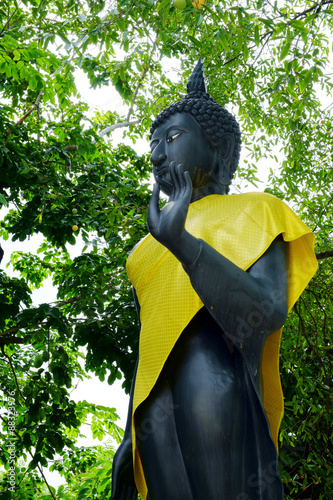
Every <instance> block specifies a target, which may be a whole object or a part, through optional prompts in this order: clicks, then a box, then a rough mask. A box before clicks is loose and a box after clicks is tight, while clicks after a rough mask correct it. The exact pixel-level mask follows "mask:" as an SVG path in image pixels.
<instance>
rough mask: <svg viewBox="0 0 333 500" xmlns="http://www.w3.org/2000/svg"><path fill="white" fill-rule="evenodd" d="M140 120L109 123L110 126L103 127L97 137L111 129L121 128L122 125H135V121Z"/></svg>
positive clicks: (138, 121)
mask: <svg viewBox="0 0 333 500" xmlns="http://www.w3.org/2000/svg"><path fill="white" fill-rule="evenodd" d="M140 121H141V120H133V121H132V122H121V123H115V124H114V125H110V127H106V128H104V129H103V130H102V131H101V132H100V133H99V134H98V135H99V137H103V135H105V134H108V133H109V132H112V130H115V129H116V128H123V127H128V126H129V125H136V124H137V123H140Z"/></svg>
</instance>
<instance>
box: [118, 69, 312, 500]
mask: <svg viewBox="0 0 333 500" xmlns="http://www.w3.org/2000/svg"><path fill="white" fill-rule="evenodd" d="M240 145H241V136H240V131H239V126H238V124H237V122H236V120H235V119H234V117H233V116H232V115H231V114H230V113H229V112H228V111H226V110H225V109H223V108H222V107H221V106H219V105H218V104H217V103H216V102H215V101H214V100H213V99H212V97H211V96H210V95H209V94H208V93H207V91H206V86H205V82H204V75H203V67H202V63H201V60H199V62H198V64H197V66H196V68H195V70H194V72H193V74H192V75H191V77H190V79H189V82H188V86H187V95H186V96H185V97H184V98H183V99H182V100H181V101H179V102H177V103H175V104H172V105H171V106H170V107H169V108H167V109H166V110H164V111H163V112H162V113H161V114H160V115H159V116H158V117H157V118H156V120H155V121H154V123H153V125H152V128H151V162H152V164H153V172H154V176H155V180H156V184H155V186H154V189H153V193H152V197H151V202H150V206H149V211H148V227H149V231H150V234H149V235H148V236H147V237H146V238H145V239H144V240H143V241H142V242H140V243H139V244H138V246H137V247H136V248H135V249H134V250H133V252H132V253H131V255H130V257H129V259H128V274H129V278H130V279H131V282H132V284H133V287H134V296H135V301H136V305H137V309H138V314H139V318H140V324H141V333H140V347H139V358H138V363H137V367H136V372H135V375H134V380H133V384H132V390H131V397H130V407H129V414H128V422H127V425H126V429H125V435H124V440H123V442H122V444H121V445H120V447H119V449H118V451H117V453H116V455H115V458H114V464H113V479H112V481H113V483H112V498H113V499H117V500H126V499H135V498H136V496H137V492H138V491H139V492H140V494H141V496H142V497H143V498H144V499H146V498H147V499H151V500H204V499H209V500H281V499H282V498H283V487H282V482H281V480H280V477H279V474H278V470H277V433H278V427H279V424H280V421H281V416H282V411H283V403H282V393H281V386H280V381H279V374H278V350H279V340H280V335H281V327H282V325H283V323H284V321H285V318H286V315H287V312H288V310H289V309H290V307H291V306H292V304H293V303H294V302H295V300H296V299H297V297H298V295H299V294H300V293H301V291H302V289H303V288H304V287H305V285H306V284H307V282H308V281H309V279H310V278H311V276H312V274H313V273H314V270H315V267H316V266H315V262H314V257H313V238H312V234H311V233H310V231H309V230H308V229H307V228H306V226H304V224H303V223H302V222H301V221H299V219H298V218H297V217H296V216H295V215H294V214H293V212H291V210H290V209H289V208H288V207H287V206H286V205H284V203H283V202H281V201H280V200H277V199H276V198H274V197H273V196H271V195H268V194H258V193H248V194H244V195H228V191H229V185H230V183H231V180H232V178H233V175H234V172H235V170H236V168H237V165H238V161H239V154H240ZM160 190H162V191H163V192H164V193H165V194H167V196H168V202H167V203H166V204H165V205H164V206H163V208H162V209H160V208H159V193H160ZM302 252H303V253H302ZM305 254H306V255H307V256H308V265H307V269H306V270H305V271H304V269H303V268H304V259H303V257H302V256H303V255H305ZM297 256H301V258H302V259H303V260H302V263H301V265H300V266H299V267H302V272H303V274H304V276H303V274H302V276H301V273H300V270H299V267H297ZM295 262H296V263H295ZM300 276H301V277H300ZM290 284H291V287H290Z"/></svg>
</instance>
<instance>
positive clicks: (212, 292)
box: [184, 235, 287, 343]
mask: <svg viewBox="0 0 333 500" xmlns="http://www.w3.org/2000/svg"><path fill="white" fill-rule="evenodd" d="M190 236H191V235H190ZM192 238H193V237H191V238H189V241H188V244H189V245H191V241H193V240H192ZM198 242H199V245H200V248H199V252H198V255H197V257H196V259H195V262H194V264H192V265H187V266H186V265H185V266H184V269H185V270H186V272H187V273H188V275H189V277H190V280H191V284H192V286H193V288H194V289H195V291H196V292H197V293H198V295H199V297H200V298H201V300H202V301H203V303H204V304H205V306H206V308H207V309H208V311H209V312H210V313H211V314H212V316H213V317H214V318H215V319H216V321H217V322H218V323H219V325H220V327H221V328H222V330H223V331H224V332H225V334H226V335H227V336H229V337H230V338H231V339H232V340H233V341H234V342H236V343H242V342H244V339H247V338H249V337H251V335H252V333H257V334H265V335H267V334H270V333H272V332H274V331H276V330H278V329H279V328H281V326H282V325H283V323H284V321H285V319H286V316H287V243H285V242H284V241H283V239H282V237H281V236H279V237H278V238H276V239H275V240H274V241H273V243H272V244H271V245H270V247H269V248H268V249H267V251H266V252H265V254H264V255H263V256H262V257H261V258H260V259H258V261H257V262H255V263H254V264H253V265H252V266H251V268H250V269H249V270H248V271H247V272H246V271H243V270H242V269H240V268H239V267H237V266H236V265H235V264H233V263H232V262H231V261H230V260H228V259H226V258H225V257H224V256H223V255H221V254H220V253H219V252H217V251H216V250H214V249H213V248H212V247H211V246H210V245H208V244H207V243H205V242H203V241H200V240H197V241H196V242H195V241H193V247H194V246H195V247H197V243H198Z"/></svg>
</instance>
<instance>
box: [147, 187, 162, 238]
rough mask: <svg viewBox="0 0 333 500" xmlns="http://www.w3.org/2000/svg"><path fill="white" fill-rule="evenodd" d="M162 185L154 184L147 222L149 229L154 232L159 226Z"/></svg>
mask: <svg viewBox="0 0 333 500" xmlns="http://www.w3.org/2000/svg"><path fill="white" fill-rule="evenodd" d="M159 195H160V186H159V184H157V183H156V184H154V187H153V192H152V195H151V198H150V202H149V206H148V214H147V224H148V228H149V231H150V232H151V233H152V234H153V232H154V230H155V229H156V228H158V223H159V217H160V207H159Z"/></svg>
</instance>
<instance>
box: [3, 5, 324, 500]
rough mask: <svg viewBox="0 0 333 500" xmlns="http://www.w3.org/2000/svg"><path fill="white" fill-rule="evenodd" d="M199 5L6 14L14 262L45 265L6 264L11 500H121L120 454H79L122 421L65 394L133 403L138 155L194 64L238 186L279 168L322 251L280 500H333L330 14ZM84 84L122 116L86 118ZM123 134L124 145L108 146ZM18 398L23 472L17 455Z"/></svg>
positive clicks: (296, 347)
mask: <svg viewBox="0 0 333 500" xmlns="http://www.w3.org/2000/svg"><path fill="white" fill-rule="evenodd" d="M201 4H202V2H193V4H192V2H191V1H189V0H187V1H186V6H185V8H184V9H183V10H179V9H176V8H175V7H174V6H173V4H172V2H171V1H170V0H159V1H155V0H137V1H135V2H133V1H132V0H110V1H104V0H87V2H77V1H75V0H47V1H46V0H22V1H21V2H18V1H17V0H3V1H2V2H1V5H0V96H1V104H0V151H1V154H0V203H1V204H2V205H4V207H5V211H3V212H2V214H3V217H2V220H1V222H0V237H1V239H2V245H3V247H4V250H5V252H6V240H8V238H12V240H13V241H16V240H19V241H26V240H27V239H28V238H30V237H31V236H33V235H35V234H37V233H40V234H41V235H43V238H44V239H43V243H42V244H41V245H40V248H39V250H38V252H37V254H29V253H24V252H14V254H13V255H12V256H11V261H12V265H13V267H14V269H15V270H17V271H18V272H19V273H20V277H19V278H12V277H9V276H8V275H7V274H6V273H5V272H4V271H0V311H1V316H0V332H1V333H0V344H1V350H2V354H1V358H0V363H1V373H0V380H1V391H2V393H3V399H2V401H1V403H0V405H1V412H0V419H1V421H2V431H1V438H2V443H3V446H2V448H1V451H0V461H1V463H2V464H3V465H4V467H5V469H4V471H5V472H4V473H3V474H2V477H1V483H0V490H1V489H2V491H3V493H2V497H3V498H13V499H18V498H19V499H32V498H44V499H50V498H59V499H60V498H64V499H66V498H68V499H72V498H78V499H79V498H86V497H89V498H99V499H101V498H110V460H111V456H112V451H111V450H109V449H104V450H101V449H99V448H96V449H92V450H90V449H87V450H85V451H82V450H81V451H80V450H78V448H77V447H76V446H75V440H76V437H77V435H78V433H79V428H80V425H81V423H82V422H84V421H86V419H87V418H88V415H90V416H91V418H92V419H93V424H92V429H93V433H94V435H95V436H96V437H99V438H101V437H102V436H103V435H104V433H111V434H113V436H114V437H116V438H118V439H119V436H120V434H121V431H120V430H119V429H118V427H117V425H116V424H115V420H116V414H115V409H112V408H107V407H95V406H94V405H91V404H89V403H88V402H86V401H82V402H80V403H74V402H73V400H72V399H71V397H70V390H71V388H72V386H73V383H74V380H76V379H84V378H85V377H86V375H87V374H88V373H93V374H95V375H97V376H98V377H99V378H100V379H101V380H103V379H104V378H107V380H108V382H109V383H110V384H112V383H113V382H114V380H115V379H116V378H121V375H123V376H124V377H125V382H124V387H125V388H126V390H127V391H128V390H129V387H130V382H131V376H132V373H133V369H134V363H135V359H136V353H137V341H138V327H137V324H136V319H135V309H134V305H133V304H132V296H131V290H130V287H129V284H128V282H127V280H126V277H125V272H124V265H125V260H126V255H127V254H128V252H129V251H130V249H131V248H133V246H134V245H135V244H136V242H137V241H138V240H139V239H140V238H141V237H142V236H143V235H144V234H145V232H146V227H145V217H146V210H147V205H148V201H149V190H148V189H147V184H148V181H149V171H150V168H149V162H148V157H147V156H146V155H142V154H139V153H138V152H137V150H136V145H135V144H136V141H137V140H138V138H140V137H147V131H148V130H149V127H150V123H151V121H152V119H153V117H154V116H156V114H157V113H158V112H159V111H160V110H161V109H163V108H164V107H166V106H167V105H169V104H170V102H171V101H173V100H177V99H179V98H180V97H181V96H182V94H183V92H184V90H185V82H186V80H187V78H188V76H189V74H190V71H191V70H192V68H193V66H194V64H195V62H196V60H197V59H198V57H199V56H201V57H202V58H203V59H204V61H205V71H206V77H207V81H208V87H209V92H210V93H211V95H212V96H213V97H214V98H215V100H216V101H217V102H219V103H220V104H222V105H223V106H225V107H226V108H227V109H229V110H231V111H233V112H234V113H235V114H236V115H237V116H238V119H239V122H240V125H241V128H242V132H243V161H242V164H241V167H240V170H239V173H238V177H237V179H236V181H235V184H236V186H240V187H239V189H242V187H241V186H242V185H243V184H244V182H248V183H252V184H254V186H256V187H257V182H258V176H260V173H258V163H259V165H263V164H265V166H266V165H267V166H268V172H269V173H268V180H267V188H266V190H267V191H268V192H270V193H272V194H274V195H275V196H277V197H279V198H282V199H284V200H285V201H287V202H288V203H289V204H291V205H292V207H293V208H294V210H295V211H296V212H297V213H298V215H299V216H300V217H301V218H302V220H303V221H304V222H305V223H306V224H307V225H308V226H309V227H310V228H311V229H312V230H313V231H314V232H315V234H316V238H317V243H316V245H317V246H316V251H317V255H318V259H319V262H320V266H319V271H318V273H317V275H316V277H315V278H314V279H313V280H312V282H311V284H310V285H309V287H308V288H307V290H306V291H305V293H304V294H303V296H302V297H301V299H300V300H299V301H298V303H297V304H296V306H295V308H294V310H293V311H292V313H291V314H290V317H289V319H288V322H287V324H286V326H285V329H284V336H283V341H282V346H281V373H282V382H283V386H284V393H285V399H286V412H285V417H284V420H283V425H282V429H281V435H280V441H281V453H280V459H281V466H282V467H283V469H282V472H281V473H282V477H283V480H284V484H285V497H286V499H291V498H293V499H296V498H299V499H324V498H330V497H331V496H332V492H333V486H332V482H331V481H332V477H333V470H332V462H333V460H332V458H333V457H332V449H330V446H329V443H330V441H331V440H332V429H331V421H332V395H330V392H329V386H330V380H331V374H332V367H331V357H330V353H331V351H332V338H331V333H332V328H333V306H332V300H331V297H332V274H333V269H332V262H333V259H332V257H333V246H332V226H333V215H332V202H333V195H332V180H333V172H332V161H333V135H332V133H333V125H332V107H333V101H332V89H333V81H332V78H331V76H332V67H331V51H332V47H331V45H330V43H331V39H332V30H333V2H332V0H319V1H313V0H301V1H298V2H296V1H283V0H281V1H276V2H274V1H272V2H270V1H264V0H244V1H243V2H241V3H239V4H237V3H234V2H232V1H231V0H225V1H217V0H207V1H206V2H205V3H204V4H203V5H201ZM83 73H84V75H85V76H86V77H87V78H88V79H89V81H90V84H91V86H92V88H95V89H96V88H100V87H103V86H108V87H113V88H114V89H115V90H116V91H117V92H118V94H119V95H120V97H121V98H122V100H123V103H124V105H125V106H126V108H127V111H126V113H124V114H121V113H120V112H119V110H117V109H111V110H106V111H103V112H101V111H96V112H92V111H91V110H89V107H88V105H87V103H85V102H84V101H83V99H82V98H81V97H80V95H79V94H78V91H77V81H78V79H79V78H80V77H81V75H82V74H83ZM170 96H171V97H170ZM120 127H123V129H124V137H127V142H126V144H124V143H116V142H115V141H114V140H113V139H112V133H113V131H114V130H115V129H117V128H120ZM128 144H130V145H128ZM240 181H242V183H241V184H240ZM259 188H260V186H259ZM74 226H77V230H74V229H76V228H74ZM73 228H74V229H73ZM79 236H80V237H79ZM80 238H82V240H83V244H84V248H83V250H82V253H81V255H80V256H79V257H76V258H74V259H72V258H71V257H70V253H69V251H68V249H69V245H76V244H80V241H81V239H80ZM48 277H51V279H52V281H53V283H54V285H56V286H57V287H58V301H57V302H56V303H54V304H40V305H37V306H33V305H32V301H31V291H32V290H33V289H34V288H38V287H40V286H41V285H42V283H43V281H44V280H45V279H46V278H48ZM82 347H84V348H85V353H86V355H85V359H84V368H83V367H82V359H83V355H82ZM12 395H13V396H12ZM11 397H13V398H14V400H13V401H14V402H15V408H16V411H17V415H16V416H15V438H16V441H15V446H16V458H18V457H19V456H20V457H23V458H25V459H26V462H24V464H22V463H19V462H17V461H16V460H14V461H13V460H12V458H11V455H10V448H9V447H8V446H9V445H10V437H11V434H10V432H9V427H10V422H9V421H8V418H9V415H10V413H9V411H10V408H13V406H12V404H11V401H12V400H11V399H10V398H11ZM59 457H60V458H59ZM51 464H52V465H51ZM49 466H51V467H53V468H57V469H58V470H61V471H63V474H64V477H65V479H66V481H67V486H66V487H64V486H62V487H60V488H58V491H56V490H55V489H54V488H52V487H51V486H49V485H48V483H47V481H46V479H45V477H44V476H43V472H42V467H49ZM11 467H14V468H15V474H16V485H15V488H13V489H12V490H11V489H9V488H8V485H9V484H10V483H9V478H10V473H11V470H12V469H11ZM73 467H74V469H73ZM75 467H76V468H75ZM89 467H90V476H89V470H88V469H89ZM72 470H79V471H80V472H81V473H82V477H81V476H80V481H81V482H80V481H74V482H73V479H72V477H71V471H72ZM87 471H88V472H87ZM92 471H95V472H96V471H97V472H96V474H95V476H94V477H95V478H96V477H97V478H100V481H99V482H98V481H97V482H94V481H93V476H92V474H93V473H92ZM37 472H38V473H37ZM86 473H87V474H88V476H89V477H88V476H87V475H86V476H85V474H86ZM42 483H44V487H42V486H41V485H42ZM74 483H75V484H74ZM45 488H46V490H45ZM89 488H90V489H89Z"/></svg>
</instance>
